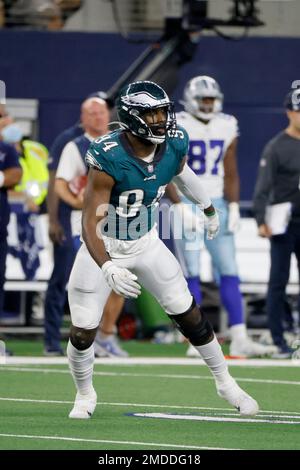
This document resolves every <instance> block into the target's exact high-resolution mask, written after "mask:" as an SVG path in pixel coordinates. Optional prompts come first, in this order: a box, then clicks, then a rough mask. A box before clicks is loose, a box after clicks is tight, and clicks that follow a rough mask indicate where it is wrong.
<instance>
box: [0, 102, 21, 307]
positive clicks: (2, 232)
mask: <svg viewBox="0 0 300 470" xmlns="http://www.w3.org/2000/svg"><path fill="white" fill-rule="evenodd" d="M4 121H5V126H3V128H5V127H6V126H7V122H8V121H7V119H6V116H5V115H4V114H1V110H0V315H1V312H2V310H3V300H4V290H3V286H4V281H5V269H6V256H7V250H8V247H7V225H8V222H9V215H10V211H9V204H8V201H7V191H8V189H10V188H13V187H14V186H15V185H16V184H17V183H19V181H20V180H21V178H22V169H21V166H20V163H19V157H18V154H17V151H16V150H15V148H14V147H13V146H12V145H10V144H8V143H5V142H3V139H2V137H3V135H2V132H3V128H2V129H1V124H3V122H4Z"/></svg>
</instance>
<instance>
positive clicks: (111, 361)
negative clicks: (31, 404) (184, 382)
mask: <svg viewBox="0 0 300 470" xmlns="http://www.w3.org/2000/svg"><path fill="white" fill-rule="evenodd" d="M0 359H2V360H3V358H0ZM5 361H6V364H7V365H21V364H24V365H33V364H41V365H42V364H48V365H50V364H51V365H56V364H67V363H68V360H67V358H66V357H30V356H28V357H27V356H12V357H7V358H5ZM227 362H228V365H229V366H242V367H245V366H251V367H253V366H255V367H268V366H269V367H299V366H300V359H299V360H291V359H278V360H275V359H227ZM95 364H108V365H178V366H179V365H185V366H195V365H200V366H202V365H205V364H204V362H203V360H202V359H197V358H180V357H124V358H118V357H106V358H102V359H99V358H98V359H96V360H95Z"/></svg>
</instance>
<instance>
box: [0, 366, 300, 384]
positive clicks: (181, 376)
mask: <svg viewBox="0 0 300 470" xmlns="http://www.w3.org/2000/svg"><path fill="white" fill-rule="evenodd" d="M0 370H3V371H6V370H7V371H16V372H42V373H46V374H47V373H51V374H70V372H69V371H68V370H64V369H38V368H30V367H7V366H0ZM93 375H94V376H97V375H98V376H103V377H144V378H145V377H146V378H147V377H148V378H159V379H192V380H214V379H213V377H212V376H211V375H184V374H135V373H132V372H99V371H98V372H94V374H93ZM234 378H235V379H236V380H237V381H239V382H252V383H263V384H276V385H300V381H293V380H273V379H249V378H245V377H234Z"/></svg>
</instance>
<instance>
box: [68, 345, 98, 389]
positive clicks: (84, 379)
mask: <svg viewBox="0 0 300 470" xmlns="http://www.w3.org/2000/svg"><path fill="white" fill-rule="evenodd" d="M67 355H68V360H69V367H70V370H71V374H72V377H73V379H74V382H75V386H76V388H77V391H78V392H79V393H80V395H88V394H89V393H90V392H91V390H93V369H94V360H95V354H94V346H93V344H92V345H91V346H90V347H89V348H88V349H85V350H84V351H79V350H78V349H76V348H74V346H73V344H72V343H71V341H70V340H69V343H68V347H67Z"/></svg>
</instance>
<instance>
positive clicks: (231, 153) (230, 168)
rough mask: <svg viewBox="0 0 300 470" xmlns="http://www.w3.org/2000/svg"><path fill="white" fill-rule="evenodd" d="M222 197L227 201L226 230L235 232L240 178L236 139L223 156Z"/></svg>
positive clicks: (237, 225)
mask: <svg viewBox="0 0 300 470" xmlns="http://www.w3.org/2000/svg"><path fill="white" fill-rule="evenodd" d="M224 196H225V199H226V200H227V201H228V209H229V213H228V230H229V232H236V231H237V230H238V228H239V225H240V209H239V203H238V201H239V198H240V178H239V174H238V166H237V137H236V138H235V139H233V141H232V142H231V144H230V145H229V147H228V149H227V151H226V153H225V156H224Z"/></svg>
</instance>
